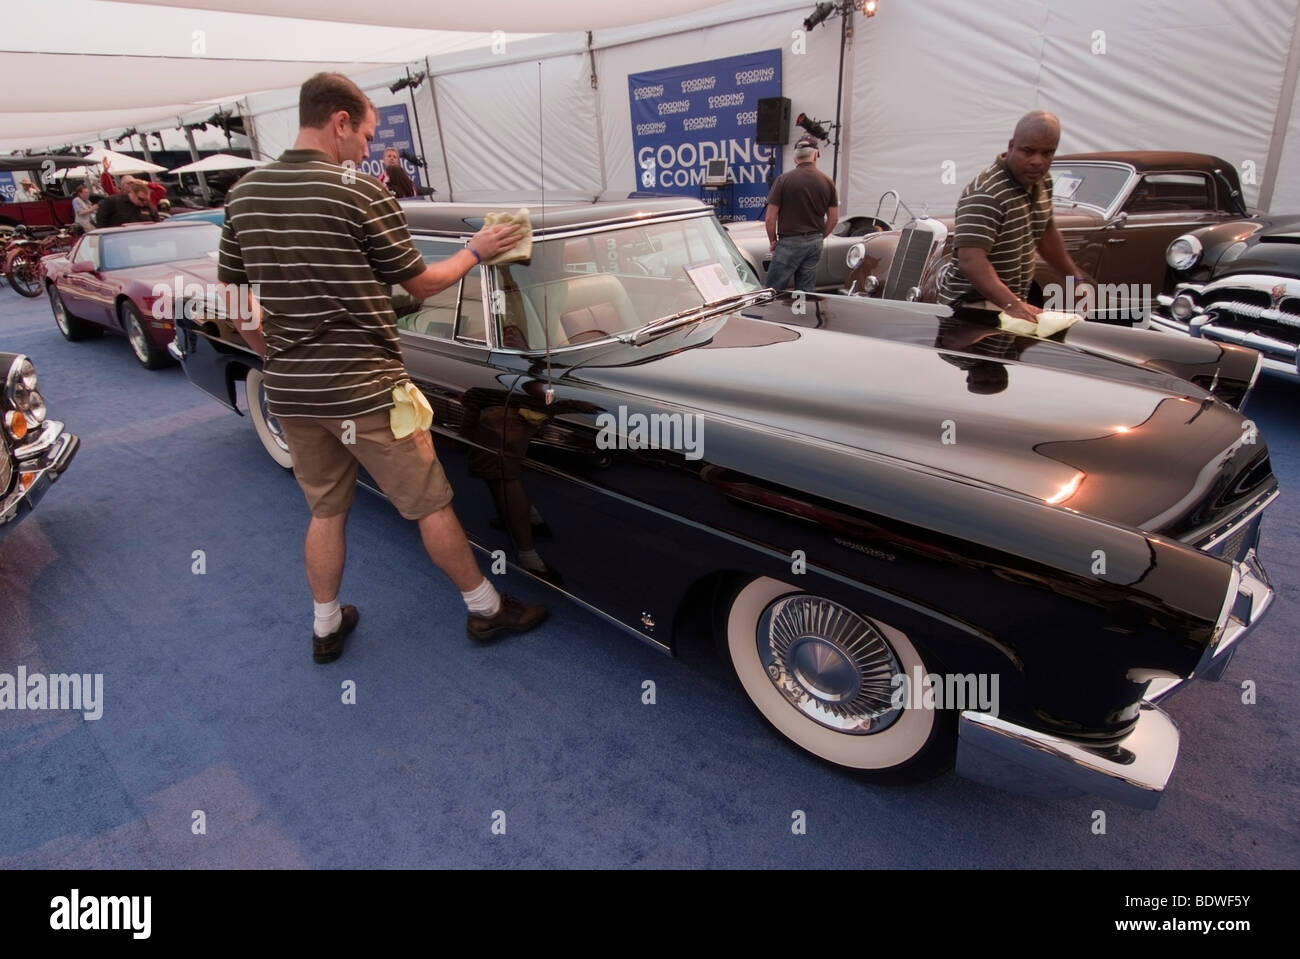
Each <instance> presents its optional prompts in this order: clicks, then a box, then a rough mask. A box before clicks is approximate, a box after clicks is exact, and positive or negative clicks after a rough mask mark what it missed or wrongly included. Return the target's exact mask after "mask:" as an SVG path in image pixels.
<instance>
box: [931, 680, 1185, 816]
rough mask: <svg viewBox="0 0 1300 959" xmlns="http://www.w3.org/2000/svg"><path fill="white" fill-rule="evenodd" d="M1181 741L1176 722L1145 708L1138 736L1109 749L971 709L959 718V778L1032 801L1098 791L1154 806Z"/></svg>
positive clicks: (1132, 735) (1136, 726)
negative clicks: (1034, 798)
mask: <svg viewBox="0 0 1300 959" xmlns="http://www.w3.org/2000/svg"><path fill="white" fill-rule="evenodd" d="M1178 739H1179V736H1178V727H1177V726H1176V725H1174V721H1173V720H1172V719H1170V718H1169V717H1168V716H1167V715H1166V714H1165V713H1164V712H1162V711H1161V710H1159V709H1157V708H1156V707H1154V706H1151V705H1148V704H1146V703H1143V704H1142V706H1141V707H1140V709H1139V710H1138V718H1137V722H1136V723H1134V725H1133V729H1132V731H1131V732H1129V734H1128V735H1127V736H1125V737H1124V739H1123V740H1122V741H1121V742H1120V743H1117V744H1115V745H1111V746H1106V747H1090V746H1083V745H1080V744H1079V743H1077V742H1072V741H1070V740H1067V739H1062V738H1061V737H1059V736H1053V735H1051V734H1050V733H1043V732H1039V731H1038V730H1034V729H1028V728H1026V727H1024V726H1018V725H1016V724H1015V723H1011V722H1008V721H1007V720H1005V719H1001V718H999V717H996V716H991V715H989V714H987V713H977V712H972V711H970V710H966V711H964V712H962V714H961V717H960V719H959V721H958V738H957V775H959V776H962V777H964V778H966V779H973V780H975V781H976V782H982V783H985V784H986V785H990V786H995V787H997V788H1000V789H1007V790H1010V791H1011V792H1018V793H1022V794H1025V795H1030V796H1045V797H1068V796H1081V795H1086V794H1093V795H1098V796H1103V797H1105V798H1107V799H1113V800H1115V801H1117V802H1122V803H1126V804H1128V805H1132V806H1138V807H1141V808H1143V809H1154V808H1155V807H1156V804H1157V803H1159V801H1160V796H1161V794H1162V793H1163V792H1164V789H1165V786H1166V785H1168V783H1169V777H1170V775H1171V774H1172V773H1173V771H1174V763H1175V762H1176V761H1177V759H1178Z"/></svg>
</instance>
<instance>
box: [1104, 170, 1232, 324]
mask: <svg viewBox="0 0 1300 959" xmlns="http://www.w3.org/2000/svg"><path fill="white" fill-rule="evenodd" d="M1215 196H1216V192H1215V185H1214V182H1213V180H1212V179H1211V178H1210V176H1209V175H1208V174H1206V173H1201V172H1198V171H1186V172H1183V171H1179V172H1164V171H1162V172H1151V173H1144V174H1142V175H1141V176H1140V177H1139V178H1138V179H1137V181H1136V183H1134V185H1133V187H1132V189H1131V190H1130V192H1129V195H1128V199H1127V200H1125V202H1124V204H1123V206H1122V207H1121V212H1120V213H1119V214H1118V215H1117V216H1116V217H1115V219H1114V220H1112V221H1111V223H1110V224H1109V225H1108V226H1107V227H1106V228H1104V230H1103V231H1102V236H1103V249H1102V254H1101V262H1100V265H1099V268H1098V271H1097V279H1098V281H1099V282H1100V283H1101V284H1103V286H1107V285H1108V286H1109V289H1108V290H1107V291H1105V292H1106V293H1108V294H1109V295H1110V299H1111V300H1112V302H1111V303H1110V304H1109V305H1110V306H1111V308H1112V309H1121V310H1128V311H1129V312H1130V313H1131V312H1133V307H1134V305H1135V304H1134V303H1131V302H1130V301H1134V300H1136V305H1137V309H1138V311H1139V312H1141V311H1145V309H1146V308H1147V307H1148V306H1149V305H1150V302H1151V299H1152V298H1153V297H1154V296H1155V295H1156V294H1157V293H1160V292H1162V290H1163V288H1164V285H1165V274H1166V265H1165V249H1166V248H1167V247H1168V246H1169V244H1170V242H1171V241H1172V240H1173V239H1174V238H1175V237H1177V236H1180V235H1181V234H1183V233H1188V232H1190V231H1192V230H1196V229H1199V228H1200V227H1203V226H1206V225H1208V224H1211V223H1217V222H1218V221H1219V220H1220V219H1222V218H1223V215H1222V214H1221V213H1220V212H1219V211H1218V210H1217V203H1216V200H1215ZM1098 292H1099V297H1100V296H1101V295H1102V293H1103V291H1098ZM1099 305H1100V304H1099Z"/></svg>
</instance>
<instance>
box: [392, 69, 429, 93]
mask: <svg viewBox="0 0 1300 959" xmlns="http://www.w3.org/2000/svg"><path fill="white" fill-rule="evenodd" d="M424 77H425V73H424V71H423V70H421V71H420V72H419V73H417V74H415V75H414V76H411V75H409V74H408V75H407V76H404V77H398V78H397V79H396V80H395V81H393V82H392V83H390V84H389V85H388V92H389V93H396V92H397V91H398V90H405V89H406V88H407V87H410V88H411V89H412V90H418V89H419V88H420V84H421V83H423V82H424Z"/></svg>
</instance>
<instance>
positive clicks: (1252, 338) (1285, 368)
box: [1150, 294, 1300, 380]
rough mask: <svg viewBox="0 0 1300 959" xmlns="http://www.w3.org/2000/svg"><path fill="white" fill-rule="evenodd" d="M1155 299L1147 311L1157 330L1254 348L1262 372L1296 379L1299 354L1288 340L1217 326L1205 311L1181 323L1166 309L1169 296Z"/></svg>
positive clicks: (1152, 327)
mask: <svg viewBox="0 0 1300 959" xmlns="http://www.w3.org/2000/svg"><path fill="white" fill-rule="evenodd" d="M1156 300H1157V302H1158V303H1159V309H1155V310H1152V311H1151V325H1150V328H1151V329H1153V330H1159V331H1160V332H1161V333H1181V334H1182V335H1183V336H1203V337H1205V338H1206V339H1209V340H1220V341H1222V342H1224V343H1234V344H1236V345H1237V346H1246V347H1249V348H1250V349H1252V350H1258V351H1259V354H1260V357H1261V360H1262V363H1261V368H1262V369H1263V371H1264V372H1265V373H1269V374H1272V375H1273V376H1281V377H1284V378H1286V379H1290V380H1297V379H1300V369H1298V368H1297V362H1300V356H1298V355H1297V350H1296V347H1295V346H1293V345H1292V344H1290V343H1287V342H1286V341H1284V340H1279V339H1275V338H1274V337H1271V336H1264V335H1262V334H1260V333H1244V332H1242V331H1241V330H1236V329H1233V328H1232V327H1227V326H1217V325H1215V323H1214V319H1213V317H1212V316H1211V315H1209V314H1205V313H1202V314H1199V315H1197V316H1195V317H1192V318H1191V319H1190V321H1189V322H1186V323H1184V322H1183V321H1182V320H1177V319H1174V317H1173V316H1172V315H1171V314H1170V312H1169V305H1170V303H1172V302H1173V297H1171V296H1168V295H1167V294H1166V295H1161V296H1158V297H1156Z"/></svg>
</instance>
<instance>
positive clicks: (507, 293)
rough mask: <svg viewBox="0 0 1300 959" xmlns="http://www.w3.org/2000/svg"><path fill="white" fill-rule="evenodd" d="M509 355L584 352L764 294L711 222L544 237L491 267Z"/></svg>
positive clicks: (724, 234)
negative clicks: (527, 252) (516, 258)
mask: <svg viewBox="0 0 1300 959" xmlns="http://www.w3.org/2000/svg"><path fill="white" fill-rule="evenodd" d="M491 284H492V290H493V302H494V303H495V304H496V307H497V308H496V310H495V312H496V313H497V314H498V316H499V319H500V322H501V345H502V346H503V347H504V348H506V349H516V350H540V349H546V348H547V346H548V345H549V346H550V348H551V349H555V348H558V347H563V346H576V345H578V344H580V343H585V342H588V341H591V340H597V339H602V338H604V337H606V336H610V335H616V334H619V333H629V332H631V331H633V330H637V329H640V328H641V327H643V326H645V325H646V324H647V323H652V322H654V321H655V320H658V319H662V318H663V317H666V316H672V315H674V314H677V313H682V312H683V311H687V310H692V309H697V308H699V307H701V306H703V305H704V304H706V303H713V302H716V301H719V300H723V299H726V298H728V297H731V296H735V295H737V294H742V293H752V292H756V291H758V290H761V289H762V288H763V284H762V283H760V282H759V280H758V277H757V276H756V275H755V274H754V271H753V269H751V268H750V266H749V264H748V263H747V262H746V261H745V258H744V257H743V256H741V254H740V252H739V251H738V250H737V249H736V247H735V244H733V243H732V241H731V238H730V237H729V236H728V235H727V232H726V230H724V229H723V228H722V226H721V224H720V223H719V222H718V220H717V219H716V218H715V217H713V216H712V215H709V216H700V217H693V218H688V219H681V220H671V221H659V222H651V223H638V224H635V225H630V226H623V227H619V228H617V229H612V230H603V231H599V232H592V233H588V234H584V235H582V236H568V237H557V238H555V239H549V240H539V241H537V242H535V243H534V245H533V255H532V258H531V259H530V260H529V261H528V262H526V263H509V264H504V265H500V266H496V267H493V268H492V273H491Z"/></svg>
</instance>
